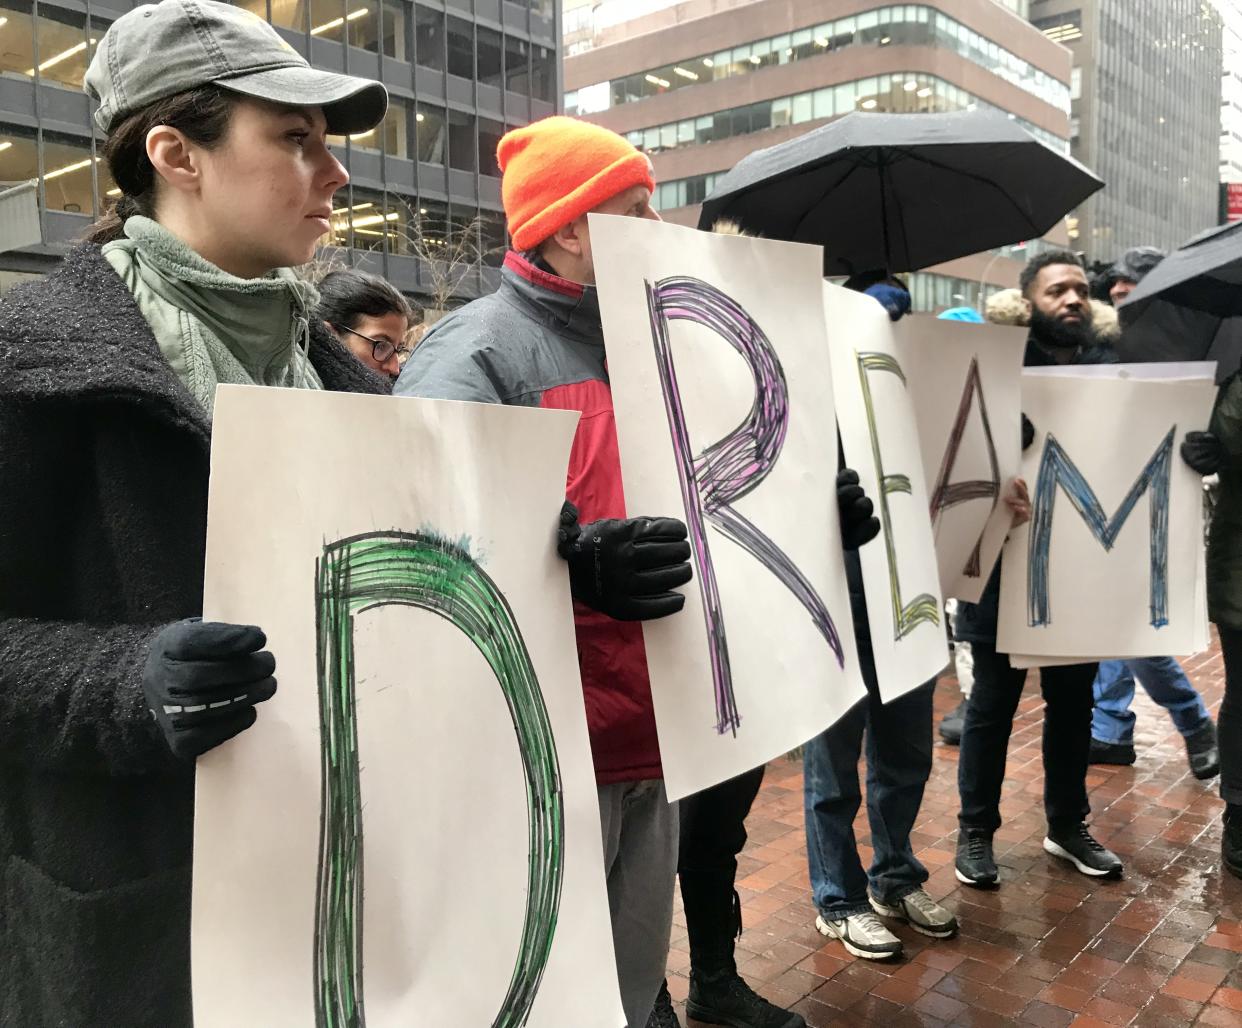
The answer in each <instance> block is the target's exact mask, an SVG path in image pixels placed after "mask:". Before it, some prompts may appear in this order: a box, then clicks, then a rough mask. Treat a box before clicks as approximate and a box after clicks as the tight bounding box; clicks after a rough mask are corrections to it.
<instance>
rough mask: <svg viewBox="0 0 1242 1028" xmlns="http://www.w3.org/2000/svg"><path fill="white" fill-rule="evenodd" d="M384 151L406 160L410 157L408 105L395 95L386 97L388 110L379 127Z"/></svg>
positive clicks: (391, 155)
mask: <svg viewBox="0 0 1242 1028" xmlns="http://www.w3.org/2000/svg"><path fill="white" fill-rule="evenodd" d="M379 132H380V138H381V141H382V143H383V147H384V153H386V154H388V155H389V156H390V157H400V158H403V159H405V160H408V159H409V157H410V106H409V103H408V102H407V101H405V100H401V99H398V98H397V97H395V96H391V97H389V98H388V110H387V111H386V112H385V114H384V121H383V123H382V124H381V125H380V127H379Z"/></svg>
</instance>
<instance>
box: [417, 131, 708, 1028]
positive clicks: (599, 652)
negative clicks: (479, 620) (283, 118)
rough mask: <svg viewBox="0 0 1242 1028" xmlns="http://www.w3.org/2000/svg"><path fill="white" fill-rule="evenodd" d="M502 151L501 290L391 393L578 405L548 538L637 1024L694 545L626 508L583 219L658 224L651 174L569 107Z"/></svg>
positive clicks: (619, 141)
mask: <svg viewBox="0 0 1242 1028" xmlns="http://www.w3.org/2000/svg"><path fill="white" fill-rule="evenodd" d="M497 153H498V157H499V160H500V167H501V169H502V171H503V174H504V178H503V181H502V191H503V195H504V204H505V213H506V215H507V216H508V221H509V233H510V235H511V236H512V237H513V250H511V251H510V252H509V254H508V255H507V256H506V257H505V262H504V267H503V269H502V272H501V285H500V289H499V290H498V291H497V292H496V293H494V294H493V295H491V296H487V297H484V298H482V299H480V300H476V301H475V302H474V303H471V304H468V305H466V306H465V307H463V308H461V309H460V310H458V311H454V312H453V313H452V314H450V315H449V316H448V317H446V318H444V319H443V320H442V321H440V322H438V323H437V324H436V325H435V326H434V327H433V328H432V329H431V330H430V331H429V332H428V333H427V335H426V336H425V337H424V338H423V340H422V342H421V343H420V344H419V346H418V349H416V350H415V351H414V353H413V355H412V356H411V357H410V359H409V360H408V361H407V362H406V364H405V368H404V369H403V370H402V372H401V376H400V378H399V379H398V380H397V385H396V387H395V389H394V393H395V394H396V395H398V396H422V397H430V398H439V399H451V400H475V401H482V402H486V403H507V404H517V405H521V406H527V407H551V408H558V409H562V410H577V411H581V412H582V419H581V420H580V421H579V422H578V430H577V436H576V438H575V440H574V446H573V452H572V454H571V456H570V467H569V476H568V482H567V484H566V493H567V495H568V501H567V502H566V505H565V508H564V510H563V511H562V513H561V527H560V533H559V544H558V547H557V549H558V552H559V553H560V554H561V556H562V557H564V558H565V559H566V561H567V562H568V564H569V576H570V584H571V589H572V592H573V596H574V620H575V628H576V632H577V639H578V658H579V664H580V667H581V671H582V687H583V692H584V694H585V701H586V711H587V723H588V727H589V729H590V736H591V749H592V754H593V757H594V762H595V774H596V781H597V784H598V789H599V806H600V818H601V822H602V832H603V844H604V863H605V871H606V873H607V877H608V902H609V907H610V909H611V913H612V932H613V943H614V948H615V950H616V957H617V975H618V978H619V980H620V985H621V999H622V1003H623V1005H624V1007H625V1016H626V1020H627V1022H628V1024H629V1026H630V1028H646V1026H647V1025H648V1020H649V1018H653V1017H656V1016H659V1015H653V1013H652V1011H653V1007H654V1006H655V1000H656V996H657V993H658V992H659V991H660V989H661V986H662V983H663V980H664V971H665V964H666V962H667V959H668V944H669V933H670V930H671V927H672V916H673V884H674V877H675V874H676V867H677V812H676V807H674V806H671V805H670V804H669V803H668V801H667V798H666V796H665V793H664V781H663V773H662V771H661V767H660V751H659V746H658V744H657V742H656V729H655V715H654V713H653V711H652V705H651V686H650V684H649V682H648V679H647V660H646V655H645V652H644V649H643V635H642V625H641V622H642V621H643V620H647V619H650V618H655V617H664V616H666V615H669V614H674V613H676V612H677V611H679V610H680V609H681V606H682V604H683V603H684V602H685V601H684V597H683V596H682V595H681V594H680V593H678V592H677V591H676V589H677V587H678V586H681V585H684V584H686V582H688V581H689V580H690V575H691V571H690V564H689V556H690V548H689V545H688V544H687V542H686V528H685V525H683V524H682V523H681V522H680V521H677V520H675V519H672V518H631V517H627V516H626V510H625V501H624V497H623V495H622V489H621V462H620V457H619V455H618V451H617V434H616V427H615V423H614V420H613V409H612V393H611V391H610V388H609V384H608V373H607V370H606V366H605V354H604V336H603V330H602V328H601V326H600V315H599V303H598V299H597V297H596V292H595V289H594V288H593V283H594V281H595V267H594V263H593V260H592V256H591V237H590V232H589V230H588V226H587V217H586V216H587V213H588V212H592V211H593V212H597V213H604V214H619V215H627V216H629V217H635V218H651V219H653V220H659V215H658V214H657V213H656V212H655V211H654V210H652V208H651V193H652V190H653V189H654V188H655V182H654V181H653V179H652V171H651V164H650V162H649V161H648V160H647V158H646V157H645V156H644V155H643V154H641V153H639V152H638V151H637V150H636V149H634V147H633V146H631V145H630V144H629V143H628V142H626V140H624V139H623V138H622V137H620V136H618V135H616V134H615V133H613V132H609V131H608V130H607V129H602V128H599V127H598V126H595V125H590V124H587V123H585V122H580V121H576V120H574V119H572V118H564V117H553V118H546V119H544V120H543V121H538V122H535V123H534V124H533V125H528V126H526V127H525V128H520V129H516V130H515V131H513V132H510V133H509V134H508V135H506V136H505V137H504V138H503V139H502V140H501V141H500V147H499V149H498V152H497ZM551 513H552V512H549V515H550V516H551ZM668 1014H669V1015H672V1011H671V1009H669V1010H668ZM656 1023H658V1022H656ZM665 1023H666V1024H667V1022H665ZM673 1024H674V1025H675V1024H676V1018H675V1016H674V1020H673Z"/></svg>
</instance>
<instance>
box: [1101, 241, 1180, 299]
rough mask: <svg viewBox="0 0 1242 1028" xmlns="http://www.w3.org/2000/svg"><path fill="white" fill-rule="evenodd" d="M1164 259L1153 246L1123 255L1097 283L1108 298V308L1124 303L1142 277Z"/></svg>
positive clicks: (1139, 248)
mask: <svg viewBox="0 0 1242 1028" xmlns="http://www.w3.org/2000/svg"><path fill="white" fill-rule="evenodd" d="M1164 258H1165V253H1164V251H1163V250H1158V249H1156V248H1155V247H1154V246H1135V247H1131V248H1130V249H1129V250H1127V251H1126V252H1125V253H1123V254H1122V255H1121V256H1120V257H1119V258H1118V259H1117V263H1116V264H1114V265H1113V266H1112V267H1111V268H1109V269H1108V271H1106V272H1105V273H1104V275H1103V276H1102V278H1103V281H1102V282H1100V283H1099V287H1100V290H1101V291H1102V292H1104V293H1105V295H1107V297H1108V303H1109V306H1111V307H1116V306H1117V305H1118V304H1119V303H1121V302H1122V301H1124V300H1125V298H1126V297H1127V296H1129V295H1130V293H1132V292H1133V291H1134V287H1135V286H1137V285H1138V284H1139V283H1140V282H1142V281H1143V276H1145V275H1146V274H1147V273H1148V272H1149V271H1151V269H1152V268H1154V267H1155V266H1156V265H1157V264H1159V263H1160V262H1161V261H1162V260H1164Z"/></svg>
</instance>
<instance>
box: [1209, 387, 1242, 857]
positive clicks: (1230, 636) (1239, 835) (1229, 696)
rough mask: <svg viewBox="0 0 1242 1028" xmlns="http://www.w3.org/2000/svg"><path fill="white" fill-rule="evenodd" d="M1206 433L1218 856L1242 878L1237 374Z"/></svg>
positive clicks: (1241, 453) (1241, 518)
mask: <svg viewBox="0 0 1242 1028" xmlns="http://www.w3.org/2000/svg"><path fill="white" fill-rule="evenodd" d="M1209 431H1210V435H1211V437H1212V438H1213V439H1215V440H1217V441H1218V447H1219V450H1220V456H1219V461H1218V465H1217V471H1216V473H1217V474H1218V475H1219V477H1220V487H1219V495H1218V498H1217V501H1216V510H1215V512H1214V513H1213V515H1212V527H1211V530H1210V532H1209V534H1208V552H1207V589H1208V614H1209V616H1210V617H1211V619H1212V621H1213V622H1215V624H1216V629H1217V632H1218V633H1219V635H1220V648H1221V654H1222V655H1223V657H1224V660H1225V696H1224V699H1223V700H1222V701H1221V704H1220V712H1219V713H1218V714H1217V730H1218V734H1219V740H1220V795H1221V799H1223V800H1224V801H1225V812H1224V819H1223V820H1224V832H1223V835H1222V838H1221V856H1222V860H1223V863H1224V866H1225V867H1226V869H1228V870H1229V871H1231V872H1232V873H1233V874H1235V875H1237V876H1238V877H1239V878H1242V373H1235V374H1234V375H1233V376H1232V377H1230V378H1229V379H1227V380H1226V381H1225V382H1224V384H1222V385H1221V387H1220V393H1219V395H1218V397H1217V400H1216V409H1215V410H1214V411H1213V412H1212V420H1211V427H1210V430H1209Z"/></svg>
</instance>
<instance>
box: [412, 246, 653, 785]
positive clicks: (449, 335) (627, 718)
mask: <svg viewBox="0 0 1242 1028" xmlns="http://www.w3.org/2000/svg"><path fill="white" fill-rule="evenodd" d="M393 394H394V395H396V396H421V397H425V398H428V399H437V400H474V401H477V402H482V403H506V404H513V405H517V406H522V407H547V408H553V409H556V410H576V411H581V412H582V419H581V420H580V421H579V422H578V430H577V434H576V435H575V436H574V444H573V448H572V450H571V451H570V455H569V477H568V480H567V482H566V486H565V495H566V496H567V497H568V498H569V499H570V500H571V501H572V502H573V503H574V504H575V505H576V506H577V507H578V511H579V512H580V514H581V517H582V521H583V523H587V522H590V521H597V520H599V519H600V518H623V517H625V516H626V515H625V496H624V493H623V491H622V487H621V459H620V455H619V453H618V451H617V430H616V422H615V420H614V417H613V410H612V390H611V388H610V387H609V385H608V371H607V367H606V364H605V354H604V334H603V329H602V328H601V326H600V317H599V301H598V298H597V294H596V291H595V289H594V287H592V286H582V285H579V284H578V283H576V282H570V281H568V280H567V279H563V278H559V277H557V276H556V275H553V274H551V273H550V272H547V271H544V270H543V269H542V268H538V267H536V266H535V265H534V264H531V263H530V262H529V261H528V260H526V259H525V258H524V257H522V256H520V255H519V254H517V253H514V252H512V251H510V252H509V254H508V255H507V256H506V257H505V263H504V268H503V269H502V270H501V281H500V288H499V289H498V290H497V291H496V292H495V293H493V294H492V295H491V296H485V297H483V298H482V299H479V300H475V301H474V302H473V303H470V304H467V305H466V306H465V307H463V308H461V309H460V310H457V311H454V312H453V313H452V314H450V315H448V316H447V317H446V318H444V320H442V321H439V322H437V323H436V325H435V327H434V328H432V329H431V331H429V332H428V333H427V335H426V336H424V337H423V339H422V341H421V342H420V343H419V344H418V347H417V348H416V349H415V350H414V353H413V354H412V355H411V356H410V359H409V360H408V361H406V364H405V367H404V368H403V369H402V371H401V377H400V378H398V379H397V384H396V386H395V387H394V389H393ZM556 513H557V512H556V511H550V512H549V514H548V516H549V518H553V517H554V516H555V515H556ZM574 624H575V628H576V630H577V637H578V664H579V666H580V668H581V671H582V690H583V694H584V699H585V701H586V713H587V725H588V727H589V729H590V733H591V751H592V754H593V756H594V758H595V776H596V779H597V781H598V782H599V783H600V784H601V785H607V784H609V783H611V782H632V781H639V780H641V779H644V778H660V777H662V772H661V769H660V748H659V744H658V743H657V741H656V728H655V714H654V713H653V710H652V706H651V684H650V682H649V680H648V678H647V655H646V651H645V650H644V648H643V632H642V626H641V625H640V624H638V623H636V622H626V621H616V620H614V619H612V618H610V617H608V616H607V615H605V614H600V613H599V612H597V611H594V610H591V609H590V608H588V607H586V606H584V605H582V604H581V603H577V602H575V603H574Z"/></svg>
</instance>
